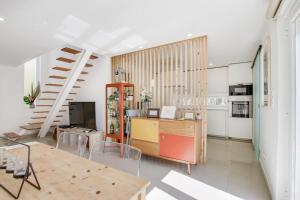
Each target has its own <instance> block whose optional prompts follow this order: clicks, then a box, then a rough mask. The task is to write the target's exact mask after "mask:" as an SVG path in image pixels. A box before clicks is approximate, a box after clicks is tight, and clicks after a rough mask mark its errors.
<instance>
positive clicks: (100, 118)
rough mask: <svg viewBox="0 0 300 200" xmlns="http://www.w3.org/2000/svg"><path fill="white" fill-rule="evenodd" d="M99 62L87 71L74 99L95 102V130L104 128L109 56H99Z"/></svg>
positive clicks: (109, 77)
mask: <svg viewBox="0 0 300 200" xmlns="http://www.w3.org/2000/svg"><path fill="white" fill-rule="evenodd" d="M99 62H100V63H99V64H98V65H96V66H95V67H94V68H92V69H91V70H90V71H89V74H88V76H87V78H86V83H85V84H84V85H82V87H81V89H80V90H79V93H78V95H77V97H76V99H75V101H94V102H96V125H97V130H104V129H105V84H107V83H110V82H111V68H110V57H103V56H101V57H100V58H99Z"/></svg>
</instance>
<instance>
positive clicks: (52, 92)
mask: <svg viewBox="0 0 300 200" xmlns="http://www.w3.org/2000/svg"><path fill="white" fill-rule="evenodd" d="M42 93H48V94H58V93H59V92H55V91H43V92H42Z"/></svg>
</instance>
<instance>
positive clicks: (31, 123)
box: [28, 120, 60, 124]
mask: <svg viewBox="0 0 300 200" xmlns="http://www.w3.org/2000/svg"><path fill="white" fill-rule="evenodd" d="M53 122H60V120H54V121H53ZM43 123H44V122H29V123H28V124H43Z"/></svg>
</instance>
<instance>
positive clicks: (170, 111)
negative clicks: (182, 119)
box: [160, 106, 176, 119]
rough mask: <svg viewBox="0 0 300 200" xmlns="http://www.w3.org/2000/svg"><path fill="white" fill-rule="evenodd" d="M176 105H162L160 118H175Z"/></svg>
mask: <svg viewBox="0 0 300 200" xmlns="http://www.w3.org/2000/svg"><path fill="white" fill-rule="evenodd" d="M175 116H176V106H163V107H162V111H161V114H160V118H162V119H175Z"/></svg>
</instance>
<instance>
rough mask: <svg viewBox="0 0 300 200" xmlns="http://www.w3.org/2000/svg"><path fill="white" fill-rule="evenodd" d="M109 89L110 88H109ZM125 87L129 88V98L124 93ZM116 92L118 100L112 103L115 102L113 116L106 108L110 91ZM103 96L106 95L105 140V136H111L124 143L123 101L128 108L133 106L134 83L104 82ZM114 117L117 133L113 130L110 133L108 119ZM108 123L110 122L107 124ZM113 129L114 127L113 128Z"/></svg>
mask: <svg viewBox="0 0 300 200" xmlns="http://www.w3.org/2000/svg"><path fill="white" fill-rule="evenodd" d="M110 89H111V90H110ZM126 89H129V91H130V93H131V95H130V96H132V99H131V100H129V96H127V95H128V94H126ZM109 90H110V91H109ZM114 92H117V94H118V100H114V104H116V110H117V111H116V113H117V115H116V116H115V117H112V116H110V114H111V113H109V108H108V98H109V97H110V95H112V93H114ZM105 94H106V95H105V97H106V103H105V104H106V115H105V116H106V117H105V118H106V119H105V120H106V132H105V140H106V138H107V137H109V138H113V139H115V140H116V141H118V142H120V143H124V130H125V121H124V119H125V116H124V109H125V103H127V104H128V105H127V106H128V107H129V108H131V109H132V108H133V106H134V96H133V95H134V84H131V83H110V84H106V86H105ZM112 119H115V120H116V121H118V120H119V126H120V127H119V133H117V132H116V131H114V133H110V124H111V123H113V122H110V120H112ZM109 123H110V124H109ZM114 130H115V129H114Z"/></svg>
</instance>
